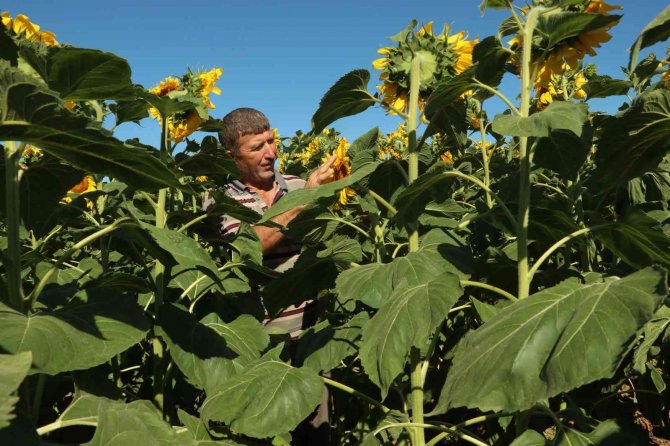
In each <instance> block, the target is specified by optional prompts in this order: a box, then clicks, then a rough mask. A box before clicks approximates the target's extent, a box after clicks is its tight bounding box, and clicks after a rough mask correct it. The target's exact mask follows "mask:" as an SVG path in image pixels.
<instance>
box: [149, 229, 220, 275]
mask: <svg viewBox="0 0 670 446" xmlns="http://www.w3.org/2000/svg"><path fill="white" fill-rule="evenodd" d="M143 228H144V229H145V230H146V231H147V232H148V233H149V234H151V237H152V238H153V239H154V240H155V241H156V243H157V244H158V246H160V247H161V248H163V249H164V250H166V251H167V252H169V253H170V254H171V255H172V257H174V259H175V260H176V261H177V263H178V264H179V265H182V266H184V267H187V268H196V269H200V268H205V269H207V270H209V271H211V272H212V274H213V275H214V276H216V275H217V274H216V273H217V269H218V268H217V266H216V263H214V260H213V259H212V256H210V255H209V252H207V251H205V249H204V248H203V247H202V246H200V243H198V242H197V241H196V240H194V239H192V238H191V237H189V236H188V235H185V234H184V233H182V232H177V231H173V230H171V229H167V228H157V227H156V226H152V225H144V226H143ZM205 272H206V271H205Z"/></svg>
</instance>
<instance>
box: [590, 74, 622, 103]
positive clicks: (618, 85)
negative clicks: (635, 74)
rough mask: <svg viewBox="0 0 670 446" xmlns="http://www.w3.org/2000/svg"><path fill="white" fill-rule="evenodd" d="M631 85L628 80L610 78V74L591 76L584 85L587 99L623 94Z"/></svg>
mask: <svg viewBox="0 0 670 446" xmlns="http://www.w3.org/2000/svg"><path fill="white" fill-rule="evenodd" d="M632 86H633V83H632V82H630V81H626V80H622V79H612V78H611V77H610V76H597V75H596V76H592V77H590V78H589V81H588V82H587V83H586V84H585V85H584V87H583V90H584V91H585V92H586V97H587V99H594V98H606V97H608V96H623V95H625V94H626V93H627V92H628V90H629V89H630V88H631V87H632Z"/></svg>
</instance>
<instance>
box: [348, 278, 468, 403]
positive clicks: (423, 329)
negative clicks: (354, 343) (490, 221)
mask: <svg viewBox="0 0 670 446" xmlns="http://www.w3.org/2000/svg"><path fill="white" fill-rule="evenodd" d="M462 294H463V289H462V288H461V285H460V281H459V279H458V277H457V276H455V275H453V274H450V273H444V274H442V275H440V276H438V277H437V278H435V279H434V280H431V281H429V282H426V283H423V284H420V285H413V286H407V287H400V288H398V289H396V290H395V291H394V292H393V294H391V295H390V296H389V298H388V299H387V300H385V301H384V302H383V303H382V305H381V306H380V307H379V311H378V312H377V313H376V314H375V315H374V316H373V317H372V319H370V322H368V323H367V324H366V325H365V327H364V328H363V338H362V340H361V349H360V357H361V363H362V364H363V368H364V369H365V372H366V373H367V375H368V376H369V377H370V379H371V380H372V382H374V383H375V384H377V386H379V388H380V389H381V391H382V398H385V397H386V395H387V393H388V389H389V387H390V386H391V384H392V383H393V380H394V379H395V378H396V377H397V376H398V375H399V374H400V373H401V372H402V370H403V369H404V367H405V362H406V359H407V356H408V354H409V351H410V348H411V347H417V348H425V347H426V345H425V344H426V342H427V341H428V339H429V338H430V336H431V335H432V334H433V333H434V331H435V330H436V329H437V327H439V325H440V324H441V323H442V321H444V319H445V318H446V317H447V314H448V313H449V310H450V309H451V307H452V306H453V305H454V303H455V302H456V301H457V300H458V298H459V297H461V295H462Z"/></svg>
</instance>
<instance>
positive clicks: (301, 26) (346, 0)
mask: <svg viewBox="0 0 670 446" xmlns="http://www.w3.org/2000/svg"><path fill="white" fill-rule="evenodd" d="M608 3H611V4H618V5H621V6H623V7H624V9H623V11H621V13H622V14H624V17H623V19H622V20H621V22H620V24H619V25H618V26H617V27H615V28H614V29H613V32H612V34H613V35H614V38H613V39H612V40H611V41H610V42H609V43H606V44H605V45H604V46H603V48H601V49H600V50H599V56H598V57H597V58H596V59H595V62H596V63H597V64H598V66H599V73H600V74H610V75H612V76H615V77H621V76H622V74H621V71H620V69H619V67H620V66H623V65H626V64H627V62H628V54H627V49H628V47H629V46H630V45H631V44H632V42H633V40H634V39H635V37H636V36H637V35H638V33H639V31H640V30H641V29H642V28H643V27H644V26H645V25H646V24H647V23H648V22H649V21H651V20H652V19H653V18H654V17H655V16H656V15H657V14H658V13H659V12H660V11H661V10H663V8H665V7H666V6H667V5H668V2H667V1H664V0H618V1H616V0H612V1H609V2H608ZM478 5H479V0H405V1H404V2H401V1H397V0H385V1H384V0H356V1H354V0H341V1H339V2H338V1H336V2H326V1H320V0H253V1H251V0H244V1H240V0H218V1H215V0H199V1H197V2H196V1H191V2H189V1H183V0H182V1H173V0H163V1H154V0H115V1H110V2H107V1H91V0H87V1H83V0H61V1H54V0H29V1H27V0H9V1H5V2H4V4H3V5H2V6H1V7H0V10H2V11H9V13H10V15H11V16H15V15H16V14H19V13H23V14H26V15H27V16H28V17H30V19H31V21H32V22H33V23H37V24H38V25H40V26H41V27H42V29H44V30H48V31H52V32H54V33H55V34H56V38H57V40H58V41H59V42H66V43H70V44H72V45H75V46H79V47H84V48H97V49H101V50H105V51H109V52H112V53H115V54H117V55H118V56H121V57H123V58H125V59H127V60H128V61H129V63H130V66H131V68H132V70H133V82H135V83H139V84H142V85H144V86H145V87H147V88H151V87H152V86H154V85H155V84H156V83H158V81H160V80H161V79H163V78H165V77H167V76H169V75H180V74H182V73H184V72H185V71H186V68H187V67H191V68H196V69H197V68H202V69H207V70H208V69H210V68H212V67H222V68H223V76H222V77H221V79H219V81H218V83H217V85H218V86H219V87H220V88H221V90H222V94H221V95H220V96H212V100H213V102H214V104H215V105H216V109H215V110H212V112H211V113H212V115H213V116H214V117H217V118H220V117H222V116H223V115H224V114H226V113H227V112H228V111H230V110H232V109H234V108H237V107H243V106H248V107H255V108H258V109H260V110H261V111H263V112H264V113H266V114H267V115H268V117H269V118H270V121H271V124H272V126H273V127H277V128H278V130H279V132H280V133H281V134H282V136H291V135H293V134H294V133H295V131H296V130H298V129H301V130H304V131H307V130H309V128H310V119H311V117H312V114H313V113H314V112H315V111H316V109H317V107H318V103H319V100H320V99H321V97H322V96H323V94H324V93H325V92H326V90H327V89H328V88H329V87H330V86H331V85H332V84H333V83H334V82H335V81H336V80H337V79H338V78H339V77H340V76H342V75H344V74H345V73H347V72H349V71H351V70H353V69H356V68H366V69H368V70H369V71H371V82H370V85H369V88H370V89H371V90H373V89H374V85H375V83H376V81H377V79H378V72H377V71H376V70H373V69H372V66H371V63H372V61H373V60H374V59H376V58H377V57H379V56H378V55H377V53H376V51H377V49H379V48H381V47H383V46H388V45H389V41H388V40H387V39H386V37H387V36H390V35H393V34H396V33H397V32H398V31H400V30H401V29H403V28H404V27H406V26H407V24H408V23H409V21H410V20H411V19H412V18H416V19H417V20H419V22H420V23H426V22H428V21H434V22H435V27H434V28H435V30H436V31H437V30H440V29H441V28H442V26H443V25H444V24H449V25H450V26H451V29H452V30H453V32H458V31H460V30H466V31H467V32H468V33H469V36H470V38H474V37H482V38H483V37H486V36H488V35H492V34H494V33H495V30H496V29H497V27H498V25H499V23H500V22H501V20H502V19H503V18H505V17H506V16H507V14H506V13H505V12H500V11H487V12H486V14H485V15H484V16H483V17H482V16H481V14H480V12H479V9H478ZM659 56H663V54H659ZM508 77H509V80H508V81H507V82H506V84H505V85H507V86H509V88H514V90H511V91H512V92H514V91H518V87H516V86H515V85H512V84H513V83H515V82H517V81H516V80H514V79H513V78H512V76H508ZM511 94H512V95H514V93H511ZM594 105H597V106H598V107H602V105H598V104H594ZM397 123H398V121H397V118H394V117H387V116H385V115H384V113H383V111H381V110H380V109H379V108H375V109H372V110H368V111H367V112H365V113H363V114H361V115H357V116H355V117H350V118H345V119H342V120H340V121H337V122H336V123H335V124H334V126H335V128H337V129H338V130H340V131H341V132H342V133H343V134H344V135H345V136H347V138H348V139H349V140H350V141H352V140H353V139H355V138H356V137H358V136H359V135H360V134H362V133H363V132H365V131H367V130H369V129H370V128H372V127H374V126H375V125H379V126H380V127H381V128H382V130H384V131H388V130H391V129H393V128H395V126H396V125H397ZM159 133H160V132H159V128H158V125H157V124H155V123H154V122H152V121H151V120H149V119H147V120H144V121H143V122H142V127H138V126H136V125H135V124H124V125H122V126H120V127H119V128H118V129H117V133H116V135H117V137H119V138H121V139H126V138H130V137H139V138H140V139H141V140H142V141H143V142H145V143H147V144H151V145H154V146H157V145H158V141H159Z"/></svg>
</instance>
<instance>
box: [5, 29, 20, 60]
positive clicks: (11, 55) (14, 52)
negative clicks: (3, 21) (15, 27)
mask: <svg viewBox="0 0 670 446" xmlns="http://www.w3.org/2000/svg"><path fill="white" fill-rule="evenodd" d="M0 59H4V60H7V61H9V63H10V64H11V65H12V66H13V67H15V66H17V64H18V59H19V47H18V46H16V43H15V42H14V39H12V38H11V37H9V34H7V32H6V31H5V30H4V29H3V30H0Z"/></svg>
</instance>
